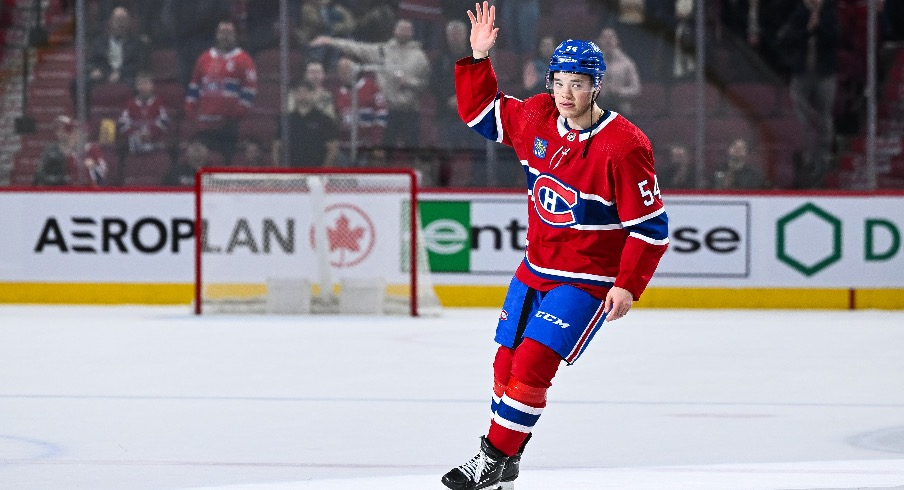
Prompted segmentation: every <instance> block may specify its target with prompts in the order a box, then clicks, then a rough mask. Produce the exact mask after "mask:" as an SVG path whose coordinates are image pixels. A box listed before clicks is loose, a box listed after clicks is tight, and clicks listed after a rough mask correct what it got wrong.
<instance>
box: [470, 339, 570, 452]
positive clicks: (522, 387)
mask: <svg viewBox="0 0 904 490" xmlns="http://www.w3.org/2000/svg"><path fill="white" fill-rule="evenodd" d="M561 361H562V358H561V357H560V356H559V354H557V353H556V352H555V351H553V350H552V349H550V348H549V347H546V346H545V345H543V344H541V343H539V342H537V341H535V340H533V339H528V338H526V339H524V341H523V342H521V345H519V346H518V347H517V348H516V349H514V350H513V349H509V348H507V347H500V348H499V350H498V351H497V352H496V359H495V361H494V362H493V377H494V386H493V420H492V422H490V431H489V434H488V436H487V438H488V439H489V441H490V443H491V444H492V445H493V446H494V447H495V448H496V449H498V450H500V451H502V452H503V453H505V454H506V455H508V456H511V455H513V454H515V453H516V452H518V449H519V448H520V447H521V444H522V443H523V442H524V440H525V439H527V436H528V434H530V432H531V430H532V429H533V427H534V425H535V424H536V423H537V420H538V419H539V418H540V415H541V414H542V413H543V409H544V408H545V407H546V390H547V389H549V387H550V386H551V385H552V378H553V377H554V376H555V375H556V371H557V370H558V368H559V363H560V362H561Z"/></svg>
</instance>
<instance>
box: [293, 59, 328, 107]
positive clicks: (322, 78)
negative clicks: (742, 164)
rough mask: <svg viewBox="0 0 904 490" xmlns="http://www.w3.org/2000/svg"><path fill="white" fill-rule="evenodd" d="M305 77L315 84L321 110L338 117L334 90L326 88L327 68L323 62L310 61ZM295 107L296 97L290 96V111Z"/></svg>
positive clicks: (317, 101) (316, 99)
mask: <svg viewBox="0 0 904 490" xmlns="http://www.w3.org/2000/svg"><path fill="white" fill-rule="evenodd" d="M304 79H305V80H306V81H308V82H310V83H311V85H313V86H314V92H315V97H314V99H315V101H316V105H317V108H318V109H320V111H321V112H323V113H324V114H326V115H327V116H330V117H331V118H333V119H336V104H335V102H334V100H333V92H332V91H330V90H329V89H328V88H326V70H325V69H324V68H323V63H321V62H319V61H310V62H308V64H307V65H305V67H304ZM294 108H295V99H294V98H292V97H290V98H289V111H290V112H291V111H292V110H293V109H294Z"/></svg>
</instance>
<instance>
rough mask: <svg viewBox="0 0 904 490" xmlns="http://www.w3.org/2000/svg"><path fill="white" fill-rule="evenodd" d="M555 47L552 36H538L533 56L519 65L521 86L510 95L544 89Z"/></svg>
mask: <svg viewBox="0 0 904 490" xmlns="http://www.w3.org/2000/svg"><path fill="white" fill-rule="evenodd" d="M555 49H556V40H555V38H554V37H552V36H543V37H541V38H540V41H539V42H538V44H537V48H536V50H535V52H534V56H533V57H531V58H528V59H526V60H524V64H523V65H521V86H520V87H518V89H517V90H512V91H511V94H512V95H514V96H515V97H518V98H520V99H526V98H528V97H530V96H532V95H535V94H537V93H538V92H545V91H546V69H547V68H548V67H549V58H550V57H551V56H552V53H553V51H555ZM607 61H608V60H607Z"/></svg>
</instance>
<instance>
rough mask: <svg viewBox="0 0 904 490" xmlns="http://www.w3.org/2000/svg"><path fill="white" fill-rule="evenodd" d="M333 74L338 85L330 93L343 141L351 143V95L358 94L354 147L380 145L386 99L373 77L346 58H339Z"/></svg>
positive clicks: (352, 114)
mask: <svg viewBox="0 0 904 490" xmlns="http://www.w3.org/2000/svg"><path fill="white" fill-rule="evenodd" d="M336 75H337V77H338V79H339V85H338V86H337V87H336V90H335V91H334V92H333V98H334V99H335V101H336V112H337V113H338V117H339V127H340V129H341V138H342V141H344V142H350V141H351V132H352V125H353V124H355V123H356V121H355V114H354V113H353V108H352V94H353V93H357V97H358V100H357V104H358V114H357V125H358V131H357V138H358V141H357V142H356V144H358V145H359V146H365V147H374V146H379V145H381V144H382V142H383V132H384V131H385V130H386V97H384V96H383V92H382V91H381V90H380V86H379V85H377V80H376V78H374V76H373V74H372V73H369V72H363V71H362V70H361V66H360V65H359V64H358V63H356V62H355V61H354V60H353V59H352V58H350V57H349V56H347V55H343V56H340V57H339V62H338V63H337V64H336ZM352 163H353V164H354V163H355V162H352Z"/></svg>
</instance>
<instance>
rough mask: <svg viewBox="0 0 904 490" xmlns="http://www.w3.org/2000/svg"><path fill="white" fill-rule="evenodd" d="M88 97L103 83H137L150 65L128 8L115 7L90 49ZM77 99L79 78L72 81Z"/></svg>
mask: <svg viewBox="0 0 904 490" xmlns="http://www.w3.org/2000/svg"><path fill="white" fill-rule="evenodd" d="M87 58H88V59H87V63H86V65H87V78H86V87H85V97H86V100H90V96H91V92H92V89H93V87H94V86H95V85H97V84H100V83H125V84H127V85H132V84H133V83H135V75H137V74H138V71H139V70H141V69H143V68H144V67H145V65H146V64H147V59H148V51H147V46H146V45H145V43H144V42H142V41H141V39H140V38H139V37H138V36H137V35H135V33H134V30H133V29H132V17H131V16H130V15H129V11H128V10H127V9H126V8H125V7H116V8H115V9H113V11H112V13H111V15H110V19H109V21H108V22H107V31H106V32H105V33H103V34H101V35H100V36H98V37H97V38H95V39H94V40H93V41H92V42H91V44H90V47H89V48H88V55H87ZM71 89H72V97H73V101H77V99H76V93H77V91H76V90H77V86H76V80H73V81H72V84H71Z"/></svg>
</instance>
